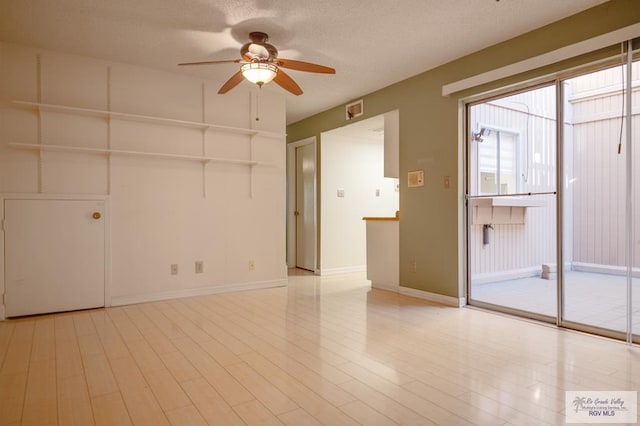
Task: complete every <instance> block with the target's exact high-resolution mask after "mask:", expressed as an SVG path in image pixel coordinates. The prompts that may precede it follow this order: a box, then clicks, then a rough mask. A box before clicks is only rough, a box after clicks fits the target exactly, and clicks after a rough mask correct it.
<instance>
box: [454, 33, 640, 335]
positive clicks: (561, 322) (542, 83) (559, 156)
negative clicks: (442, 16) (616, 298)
mask: <svg viewBox="0 0 640 426" xmlns="http://www.w3.org/2000/svg"><path fill="white" fill-rule="evenodd" d="M624 44H625V45H626V46H625V47H626V54H625V56H626V60H625V61H624V63H621V61H620V60H619V59H618V60H617V61H616V60H615V59H611V58H609V59H607V60H603V61H600V63H596V64H589V65H585V66H584V67H581V68H580V69H576V70H570V71H567V72H564V73H558V74H556V75H555V76H554V77H553V78H547V79H540V80H538V81H537V82H536V83H535V84H526V83H523V84H522V85H520V86H519V88H513V89H512V90H508V89H504V90H500V91H496V92H495V94H494V95H492V96H484V97H481V96H475V97H473V98H472V99H467V100H463V101H462V103H461V104H462V106H463V123H464V135H465V136H464V162H463V164H464V169H465V179H464V184H465V187H464V191H463V197H464V199H463V202H464V223H465V230H464V232H465V239H464V241H465V249H464V253H465V259H464V271H465V281H466V282H465V289H466V299H467V303H468V304H469V305H471V306H477V307H480V308H486V309H490V310H494V311H498V312H503V313H506V314H513V315H517V316H520V317H525V318H530V319H533V320H538V321H543V322H547V323H555V325H556V326H558V327H563V328H568V329H574V330H578V331H583V332H587V333H591V334H596V335H600V336H605V337H610V338H614V339H618V340H623V341H626V342H627V343H640V330H636V333H637V334H634V333H633V332H634V330H633V329H632V304H633V298H632V295H633V294H632V280H633V251H634V250H633V249H634V247H633V246H634V241H633V239H634V235H635V234H634V232H635V230H634V229H633V214H632V213H633V211H634V206H633V203H634V201H635V202H638V203H640V200H633V192H632V191H633V187H632V175H633V171H634V170H633V166H632V163H633V157H632V116H633V110H632V106H633V105H632V85H633V81H632V67H631V64H632V63H633V61H634V59H636V60H637V58H638V56H639V54H638V53H637V52H634V51H633V40H629V41H627V42H625V43H624ZM621 65H622V66H625V65H626V78H625V80H624V81H625V82H626V84H625V85H624V96H625V111H626V115H625V116H624V120H625V122H626V125H625V128H626V140H625V142H624V143H625V144H626V147H627V167H626V168H627V171H626V173H627V177H626V182H627V188H626V191H627V198H626V213H625V218H626V219H625V220H626V223H625V229H626V231H627V232H626V235H627V236H626V244H625V251H626V256H625V263H626V268H627V275H626V278H627V300H626V306H627V308H626V309H627V312H626V317H627V320H626V321H627V327H626V331H624V332H619V331H615V330H610V329H605V328H601V327H597V326H593V325H587V324H584V323H579V322H575V321H570V320H566V319H564V317H565V303H564V302H565V285H564V282H565V276H564V267H563V265H564V252H563V248H564V241H563V236H564V225H565V224H564V215H565V212H564V208H563V203H564V196H565V189H564V185H563V182H564V174H565V163H564V157H565V156H564V148H565V143H564V142H565V140H564V139H565V136H564V116H565V114H564V97H565V95H564V92H563V90H562V87H563V82H564V81H565V80H567V79H569V78H572V77H576V76H579V75H586V74H589V73H591V72H594V71H597V70H601V69H606V68H610V67H615V66H621ZM551 85H554V86H555V90H556V188H555V189H556V190H555V192H554V194H555V201H556V241H555V244H556V264H557V265H558V268H557V281H556V294H557V295H556V301H557V312H556V316H555V317H550V316H547V315H543V314H536V313H532V312H528V311H522V310H519V309H516V308H511V307H507V306H502V305H496V304H492V303H487V302H482V301H477V300H473V298H472V294H473V291H472V288H471V285H472V282H471V270H470V269H471V268H470V259H471V253H470V251H471V244H470V234H471V233H470V226H471V202H470V201H471V199H473V198H478V197H479V196H471V195H470V193H471V191H472V188H471V186H472V185H471V184H472V182H471V140H470V139H471V138H470V135H471V130H472V126H471V123H470V113H469V109H470V108H471V107H472V106H473V105H477V104H479V103H483V102H488V101H491V100H494V99H498V98H503V97H506V96H510V95H514V94H517V93H522V92H525V91H530V90H534V89H536V88H539V87H546V86H551ZM638 166H639V167H638V168H640V165H638ZM510 195H511V196H513V195H531V194H529V193H526V194H510Z"/></svg>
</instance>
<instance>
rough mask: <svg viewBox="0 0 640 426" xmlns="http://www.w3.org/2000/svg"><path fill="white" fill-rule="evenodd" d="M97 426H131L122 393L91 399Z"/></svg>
mask: <svg viewBox="0 0 640 426" xmlns="http://www.w3.org/2000/svg"><path fill="white" fill-rule="evenodd" d="M91 406H92V408H93V416H94V419H95V424H96V426H113V425H118V426H120V425H122V426H128V425H131V419H130V417H129V413H128V411H127V407H126V406H125V405H124V401H123V400H122V395H120V392H114V393H108V394H105V395H99V396H95V397H93V398H91Z"/></svg>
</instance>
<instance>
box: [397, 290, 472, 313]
mask: <svg viewBox="0 0 640 426" xmlns="http://www.w3.org/2000/svg"><path fill="white" fill-rule="evenodd" d="M398 292H399V293H400V294H403V295H405V296H411V297H417V298H418V299H424V300H428V301H430V302H436V303H441V304H443V305H447V306H453V307H454V308H461V307H463V306H464V305H466V304H467V300H466V298H464V297H453V296H445V295H443V294H437V293H430V292H428V291H423V290H416V289H415V288H409V287H402V286H400V287H399V290H398Z"/></svg>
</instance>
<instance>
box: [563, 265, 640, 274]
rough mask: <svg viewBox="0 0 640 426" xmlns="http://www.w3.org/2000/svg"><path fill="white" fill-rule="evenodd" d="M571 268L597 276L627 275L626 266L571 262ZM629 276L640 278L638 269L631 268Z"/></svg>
mask: <svg viewBox="0 0 640 426" xmlns="http://www.w3.org/2000/svg"><path fill="white" fill-rule="evenodd" d="M571 268H572V269H573V270H574V271H580V272H596V273H598V274H610V275H627V267H626V266H614V265H600V264H597V263H583V262H573V263H572V264H571ZM631 275H632V276H634V277H640V269H638V268H633V269H632V271H631Z"/></svg>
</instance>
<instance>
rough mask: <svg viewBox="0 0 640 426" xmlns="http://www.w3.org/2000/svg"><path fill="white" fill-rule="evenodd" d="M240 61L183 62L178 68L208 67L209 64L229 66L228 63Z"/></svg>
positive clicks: (238, 60)
mask: <svg viewBox="0 0 640 426" xmlns="http://www.w3.org/2000/svg"><path fill="white" fill-rule="evenodd" d="M239 62H240V59H228V60H226V61H201V62H183V63H181V64H178V65H179V66H182V65H209V64H229V63H236V64H237V63H239Z"/></svg>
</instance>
